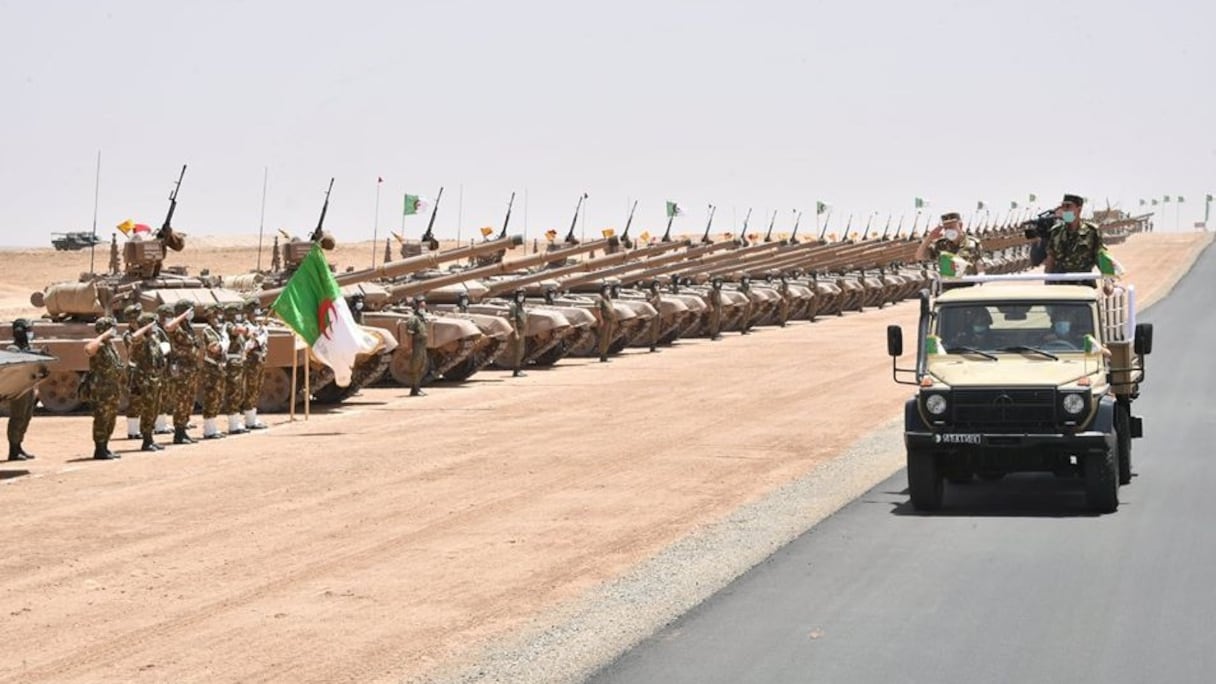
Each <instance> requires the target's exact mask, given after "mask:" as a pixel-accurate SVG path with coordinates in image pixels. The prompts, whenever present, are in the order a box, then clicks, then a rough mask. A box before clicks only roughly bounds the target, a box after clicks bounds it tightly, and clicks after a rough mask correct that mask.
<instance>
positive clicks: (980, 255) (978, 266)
mask: <svg viewBox="0 0 1216 684" xmlns="http://www.w3.org/2000/svg"><path fill="white" fill-rule="evenodd" d="M945 253H949V254H953V255H955V256H957V257H959V258H960V259H962V260H964V261H966V262H967V271H966V273H963V274H960V275H978V274H981V273H983V272H984V243H982V242H981V241H980V239H979V238H977V237H975V236H973V235H968V234H967V231H966V230H965V229H964V228H963V218H962V216H961V215H960V214H959V213H958V212H957V211H952V212H949V213H946V214H942V222H941V224H940V225H939V226H937V227H936V228H934V229H933V230H931V231H929V232H928V233H926V234H925V239H924V240H922V241H921V243H920V246H919V247H917V248H916V260H917V261H929V260H933V259H937V258H938V257H940V256H941V255H942V254H945ZM970 285H972V283H944V284H943V285H942V289H943V290H947V289H950V288H952V287H967V286H970Z"/></svg>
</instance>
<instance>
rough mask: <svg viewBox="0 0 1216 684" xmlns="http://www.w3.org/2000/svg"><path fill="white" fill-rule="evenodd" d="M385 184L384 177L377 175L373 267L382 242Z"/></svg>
mask: <svg viewBox="0 0 1216 684" xmlns="http://www.w3.org/2000/svg"><path fill="white" fill-rule="evenodd" d="M383 184H384V178H383V177H381V176H376V215H375V216H374V217H373V218H372V268H375V267H376V248H377V247H379V245H380V242H379V238H380V186H381V185H383Z"/></svg>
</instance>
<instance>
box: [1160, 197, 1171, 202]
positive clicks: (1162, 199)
mask: <svg viewBox="0 0 1216 684" xmlns="http://www.w3.org/2000/svg"><path fill="white" fill-rule="evenodd" d="M1161 201H1162V202H1167V203H1168V202H1169V201H1170V196H1169V195H1166V196H1165V197H1162V198H1161Z"/></svg>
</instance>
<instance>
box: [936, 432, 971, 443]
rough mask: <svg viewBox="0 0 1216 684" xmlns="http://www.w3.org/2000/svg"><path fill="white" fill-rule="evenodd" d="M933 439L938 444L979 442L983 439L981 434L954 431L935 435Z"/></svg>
mask: <svg viewBox="0 0 1216 684" xmlns="http://www.w3.org/2000/svg"><path fill="white" fill-rule="evenodd" d="M933 441H935V442H937V443H938V444H979V443H980V442H981V439H980V435H971V434H965V433H953V432H952V433H947V434H939V435H934V436H933Z"/></svg>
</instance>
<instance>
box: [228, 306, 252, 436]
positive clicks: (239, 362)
mask: <svg viewBox="0 0 1216 684" xmlns="http://www.w3.org/2000/svg"><path fill="white" fill-rule="evenodd" d="M224 318H225V320H226V321H227V322H226V323H224V331H225V332H226V333H227V335H228V344H227V346H226V348H225V349H224V355H225V356H224V409H223V411H224V414H225V415H227V416H228V434H230V435H243V434H245V432H247V430H245V425H244V421H243V420H242V416H241V413H240V411H241V404H242V403H244V401H245V358H246V354H245V342H246V341H247V339H248V338H247V335H248V332H249V329H248V328H247V327H246V326H245V314H244V313H243V312H242V311H241V305H240V304H237V303H235V302H233V303H231V304H227V305H225V306H224Z"/></svg>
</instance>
